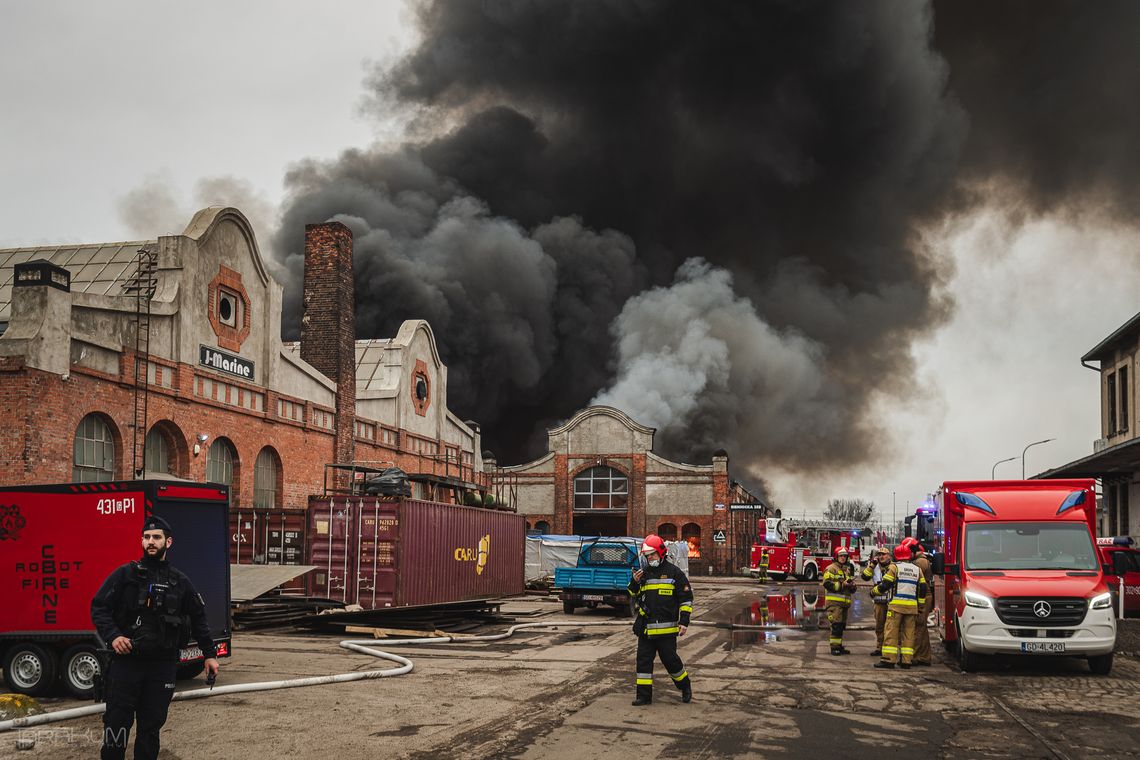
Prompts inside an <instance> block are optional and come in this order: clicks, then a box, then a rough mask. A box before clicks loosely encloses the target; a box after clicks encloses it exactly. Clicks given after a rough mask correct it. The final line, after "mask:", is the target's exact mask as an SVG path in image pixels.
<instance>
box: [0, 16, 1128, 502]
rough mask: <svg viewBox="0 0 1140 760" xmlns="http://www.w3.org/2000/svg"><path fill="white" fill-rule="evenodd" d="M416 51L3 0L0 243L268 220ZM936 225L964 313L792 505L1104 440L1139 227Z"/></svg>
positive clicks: (337, 32) (1086, 447) (248, 20)
mask: <svg viewBox="0 0 1140 760" xmlns="http://www.w3.org/2000/svg"><path fill="white" fill-rule="evenodd" d="M413 42H414V37H413V33H412V31H411V24H410V23H409V19H408V16H407V13H406V11H404V9H403V7H402V5H401V3H399V2H378V1H376V0H370V1H369V2H343V1H341V2H337V3H335V4H328V5H314V4H313V3H308V2H283V1H281V0H275V1H274V2H269V1H268V0H264V1H262V2H240V3H233V2H227V3H221V2H196V3H192V4H174V3H164V2H152V3H141V2H108V1H107V0H101V2H98V3H87V2H70V3H63V2H51V1H46V2H45V1H41V2H34V3H28V2H8V1H7V0H5V1H4V2H0V71H2V72H3V74H2V75H0V103H3V104H4V107H3V108H2V109H0V138H2V139H0V166H2V167H3V170H2V171H0V198H2V199H3V202H2V203H0V246H4V247H12V246H21V245H46V244H54V243H63V242H67V243H75V242H89V243H90V242H105V241H114V240H124V239H135V238H141V237H154V236H156V235H159V234H171V233H178V232H181V230H182V227H183V226H184V225H185V223H186V222H188V221H189V218H190V215H191V214H192V212H193V211H194V210H195V209H196V208H198V207H200V206H202V205H209V204H213V203H226V204H234V205H238V206H240V207H242V208H243V210H246V211H247V213H248V214H249V215H250V216H251V218H253V219H254V221H255V222H256V223H257V224H258V226H259V227H260V228H261V229H262V230H268V228H270V227H272V226H273V225H274V222H275V220H274V214H275V211H276V209H277V207H278V205H279V204H280V203H281V200H282V188H283V185H282V179H283V175H284V172H285V171H286V170H287V168H288V167H289V166H290V165H291V163H293V162H295V161H297V160H299V159H301V158H304V157H318V158H332V157H334V156H335V155H336V154H337V153H338V152H339V151H341V150H343V149H345V148H347V147H352V146H360V147H365V146H367V145H369V144H371V143H372V142H373V141H375V140H391V139H394V138H395V136H396V133H395V131H394V130H395V129H396V125H395V124H394V122H392V121H390V120H385V119H384V118H379V117H377V116H376V115H375V114H369V115H365V114H364V108H365V106H366V103H365V100H364V92H365V90H364V87H363V81H364V78H365V76H366V74H367V71H368V68H369V66H371V65H373V64H376V63H380V64H383V63H384V62H385V61H391V60H393V59H394V58H395V57H396V56H397V55H398V54H399V53H400V52H401V51H403V50H405V49H407V47H408V46H410V45H411V44H412V43H413ZM220 177H221V178H228V181H227V182H220V183H219V182H215V183H214V184H213V185H209V186H206V187H205V188H203V186H201V185H200V184H199V183H200V181H201V180H203V179H206V178H210V179H216V178H220ZM140 194H144V195H146V194H153V195H158V196H161V198H160V199H159V201H160V202H156V203H154V204H152V209H157V210H154V213H153V215H152V216H150V217H147V216H146V215H143V216H141V217H140V216H139V215H138V214H133V212H132V208H133V206H132V203H131V201H132V199H135V200H137V199H138V198H139V195H140ZM134 205H138V204H134ZM311 221H313V222H318V221H323V220H319V219H313V220H311ZM148 225H149V226H148ZM926 235H927V238H928V245H929V246H930V248H931V251H932V253H933V254H935V255H937V256H939V257H940V258H943V259H948V260H952V261H953V262H954V263H955V272H956V274H955V275H954V279H953V280H952V281H950V282H948V283H946V287H947V288H948V290H949V292H950V293H951V294H952V295H953V297H954V299H955V301H956V303H957V308H956V311H955V313H954V316H953V317H952V319H951V321H950V322H949V323H948V324H946V325H945V326H944V327H942V328H941V329H939V330H938V332H937V333H936V334H935V335H934V336H933V338H932V339H930V340H925V341H922V342H920V343H918V344H916V345H915V346H914V348H913V351H914V354H915V356H916V358H917V360H918V362H917V363H918V380H919V381H920V383H919V387H920V388H921V389H922V392H921V394H920V395H917V396H914V397H908V398H894V397H886V396H881V397H879V399H878V400H877V402H876V403H877V408H878V409H879V412H880V416H881V419H882V422H883V427H884V429H885V430H886V431H888V433H889V435H890V442H889V443H888V444H887V446H888V450H887V451H886V452H885V453H884V455H883V456H881V457H879V459H880V460H881V461H880V462H879V463H878V464H876V465H874V466H872V467H868V468H859V469H856V470H852V471H843V472H834V473H832V474H830V475H828V476H825V477H823V478H822V479H819V478H813V479H805V478H803V477H802V476H799V475H797V474H795V473H780V472H772V473H770V474H769V475H768V476H767V477H768V479H769V483H770V485H771V487H772V495H773V497H774V498H775V500H776V501H777V502H778V503H780V504H781V505H782V506H784V507H785V508H786V509H787V511H788V512H789V513H792V514H795V515H798V514H801V513H803V512H807V513H808V514H812V513H814V512H818V511H819V510H820V509H821V508H822V506H823V503H824V502H825V500H826V499H827V498H828V497H862V498H868V499H872V500H874V501H875V502H876V504H877V505H879V507H880V508H881V509H882V510H883V512H884V513H885V514H887V515H889V514H890V511H891V506H892V498H893V499H894V501H895V503H896V504H897V512H898V514H899V517H901V515H902V511H903V508H904V505H906V504H907V503H908V502H909V503H910V504H911V505H912V506H913V504H914V503H915V502H916V501H917V500H919V499H921V498H922V497H923V496H924V494H926V493H927V492H929V491H932V490H934V489H935V488H936V487H937V485H938V483H939V482H941V481H942V480H944V479H956V478H988V477H989V476H990V472H991V467H992V466H993V465H994V463H995V462H997V461H998V460H1001V459H1004V458H1007V457H1017V460H1016V461H1013V462H1007V463H1005V464H1002V465H1000V466H999V467H998V469H997V474H998V476H999V477H1002V476H1005V477H1019V476H1020V474H1021V460H1020V457H1021V453H1022V449H1023V447H1024V446H1025V445H1026V444H1028V443H1030V442H1033V441H1038V440H1042V439H1046V438H1055V439H1056V440H1055V441H1053V442H1051V443H1048V444H1044V445H1041V446H1036V447H1034V448H1032V449H1030V450H1029V452H1028V454H1027V456H1026V473H1027V474H1035V473H1038V472H1041V471H1043V470H1046V469H1049V468H1053V467H1057V466H1059V465H1061V464H1064V463H1066V462H1068V461H1071V460H1073V459H1077V458H1079V457H1082V456H1085V455H1087V454H1089V453H1091V451H1092V444H1093V441H1094V439H1096V438H1098V437H1099V435H1100V430H1099V416H1098V415H1099V413H1098V409H1099V396H1098V378H1097V374H1096V373H1095V372H1092V371H1090V370H1089V369H1086V368H1084V367H1082V366H1081V364H1080V356H1081V355H1082V354H1083V353H1084V352H1085V351H1087V350H1088V349H1089V348H1091V347H1092V346H1094V345H1096V344H1097V343H1098V342H1099V341H1100V340H1101V339H1102V338H1104V337H1105V336H1107V335H1108V334H1109V333H1111V332H1112V331H1113V330H1114V329H1116V328H1117V327H1118V326H1120V325H1121V324H1122V323H1124V322H1125V321H1126V320H1128V319H1129V318H1130V317H1131V316H1132V315H1133V314H1135V313H1136V312H1137V311H1140V277H1138V276H1137V275H1138V274H1140V272H1138V271H1137V269H1138V264H1137V257H1136V255H1135V250H1136V246H1137V243H1138V242H1140V234H1138V231H1137V230H1136V229H1134V228H1127V227H1125V228H1121V227H1120V226H1119V225H1113V226H1108V225H1105V224H1103V223H1102V222H1101V221H1100V220H1098V219H1095V218H1072V217H1067V218H1064V219H1032V220H1030V221H1027V222H1014V221H1011V219H1010V217H1009V216H1008V215H1006V214H1005V213H1004V212H1003V211H1002V210H1001V209H1000V208H982V209H981V210H977V211H973V212H971V213H970V214H969V216H965V217H957V218H953V219H951V220H950V221H948V222H946V223H945V224H943V225H941V226H939V227H937V228H933V229H929V230H927V231H926ZM265 244H267V241H266V240H263V245H265ZM407 316H408V317H409V318H412V317H416V316H417V315H415V314H408V315H407ZM444 359H445V361H446V357H444ZM729 453H730V455H731V454H732V452H729Z"/></svg>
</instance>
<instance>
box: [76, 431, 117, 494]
mask: <svg viewBox="0 0 1140 760" xmlns="http://www.w3.org/2000/svg"><path fill="white" fill-rule="evenodd" d="M114 479H115V439H114V437H113V436H112V433H111V426H110V425H108V424H107V420H106V418H105V417H103V415H101V414H89V415H87V416H86V417H84V418H83V419H82V420H80V421H79V427H77V428H76V429H75V455H74V457H73V458H72V467H71V480H72V481H73V482H75V483H106V482H108V481H111V480H114Z"/></svg>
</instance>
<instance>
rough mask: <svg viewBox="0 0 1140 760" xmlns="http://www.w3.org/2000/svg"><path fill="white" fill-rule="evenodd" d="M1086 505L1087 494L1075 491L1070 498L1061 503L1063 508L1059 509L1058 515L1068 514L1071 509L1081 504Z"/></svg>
mask: <svg viewBox="0 0 1140 760" xmlns="http://www.w3.org/2000/svg"><path fill="white" fill-rule="evenodd" d="M1084 503H1085V492H1084V491H1073V492H1072V493H1071V494H1069V495H1068V496H1066V497H1065V500H1064V501H1063V502H1061V506H1060V507H1058V509H1057V514H1061V513H1062V512H1067V511H1069V510H1070V509H1072V508H1073V507H1077V506H1080V505H1081V504H1084Z"/></svg>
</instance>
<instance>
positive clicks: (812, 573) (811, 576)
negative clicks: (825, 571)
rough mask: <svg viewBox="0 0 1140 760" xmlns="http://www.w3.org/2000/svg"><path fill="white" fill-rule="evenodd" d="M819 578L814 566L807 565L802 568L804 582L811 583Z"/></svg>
mask: <svg viewBox="0 0 1140 760" xmlns="http://www.w3.org/2000/svg"><path fill="white" fill-rule="evenodd" d="M818 577H819V568H818V567H816V566H815V565H808V566H807V567H805V568H804V580H805V581H807V582H809V583H811V582H812V581H814V580H815V579H816V578H818Z"/></svg>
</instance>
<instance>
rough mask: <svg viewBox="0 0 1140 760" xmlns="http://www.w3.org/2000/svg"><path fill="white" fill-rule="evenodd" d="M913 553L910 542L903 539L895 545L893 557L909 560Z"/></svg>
mask: <svg viewBox="0 0 1140 760" xmlns="http://www.w3.org/2000/svg"><path fill="white" fill-rule="evenodd" d="M913 554H914V552H913V551H912V550H911V548H910V544H908V543H906V542H905V541H904V542H903V543H901V544H899V545H898V546H896V547H895V559H900V560H909V559H910V558H911V556H912V555H913Z"/></svg>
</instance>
